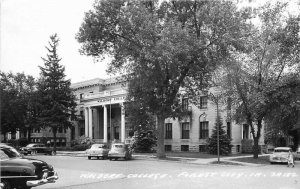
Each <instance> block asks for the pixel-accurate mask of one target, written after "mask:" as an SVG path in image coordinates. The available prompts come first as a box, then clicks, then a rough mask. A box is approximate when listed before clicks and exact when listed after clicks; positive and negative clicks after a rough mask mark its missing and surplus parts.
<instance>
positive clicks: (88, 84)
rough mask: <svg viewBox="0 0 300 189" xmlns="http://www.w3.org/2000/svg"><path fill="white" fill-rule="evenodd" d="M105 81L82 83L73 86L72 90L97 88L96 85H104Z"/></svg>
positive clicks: (94, 80)
mask: <svg viewBox="0 0 300 189" xmlns="http://www.w3.org/2000/svg"><path fill="white" fill-rule="evenodd" d="M104 81H105V80H104V79H100V78H95V79H91V80H87V81H82V82H78V83H73V84H71V88H72V89H79V88H85V87H89V86H96V85H102V84H103V83H104Z"/></svg>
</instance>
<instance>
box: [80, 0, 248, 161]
mask: <svg viewBox="0 0 300 189" xmlns="http://www.w3.org/2000/svg"><path fill="white" fill-rule="evenodd" d="M247 17H248V15H247V14H245V12H239V11H237V8H236V6H235V5H234V4H233V3H232V2H230V1H163V2H159V1H108V0H104V1H96V2H95V4H94V7H93V10H90V11H89V12H87V13H86V14H85V18H84V21H83V23H82V25H81V27H80V29H79V32H78V34H77V36H76V38H77V40H78V41H79V42H80V43H81V45H82V46H81V52H82V53H83V54H85V55H88V56H94V57H101V56H103V55H106V54H109V55H111V56H112V57H113V61H112V62H111V63H110V68H109V71H110V72H122V73H125V74H127V77H128V81H129V91H128V92H129V93H128V94H129V95H128V101H132V100H134V101H135V102H137V103H138V104H139V105H140V106H141V107H143V108H144V109H145V110H147V111H148V112H151V113H153V114H155V115H156V116H157V120H158V133H159V136H158V156H159V157H164V156H165V153H164V120H165V118H167V117H170V116H174V115H175V116H176V115H178V114H176V113H178V111H179V112H180V110H181V108H180V107H181V106H180V98H179V95H180V94H179V88H180V87H182V86H184V87H186V88H187V90H189V91H194V90H195V89H197V90H198V89H199V88H204V87H205V84H206V83H207V81H208V80H209V78H210V73H211V71H212V70H214V69H215V67H216V65H217V64H219V63H220V62H222V60H224V58H225V57H227V56H228V55H229V52H230V50H232V49H235V50H244V48H243V40H242V39H243V37H244V34H245V32H244V31H245V30H247V27H248V25H247V23H246V20H247Z"/></svg>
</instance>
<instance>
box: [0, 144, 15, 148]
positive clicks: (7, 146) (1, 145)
mask: <svg viewBox="0 0 300 189" xmlns="http://www.w3.org/2000/svg"><path fill="white" fill-rule="evenodd" d="M0 147H6V148H13V146H10V145H9V144H6V143H0Z"/></svg>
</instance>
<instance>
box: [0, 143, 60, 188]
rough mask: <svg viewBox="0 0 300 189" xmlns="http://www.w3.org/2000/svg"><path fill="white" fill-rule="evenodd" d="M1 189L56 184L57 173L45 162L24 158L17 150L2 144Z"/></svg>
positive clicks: (0, 147) (0, 156) (0, 162)
mask: <svg viewBox="0 0 300 189" xmlns="http://www.w3.org/2000/svg"><path fill="white" fill-rule="evenodd" d="M0 158H1V159H0V168H1V175H0V179H1V182H0V186H1V187H0V188H1V189H11V188H22V189H29V188H31V187H35V186H39V185H43V184H46V183H54V182H55V181H56V180H57V179H58V176H57V173H56V172H55V171H54V170H53V167H52V166H51V165H49V164H47V163H46V162H44V161H41V160H37V159H28V158H24V157H23V155H21V154H20V153H19V152H18V151H17V150H16V149H15V148H13V147H11V146H8V145H5V144H0Z"/></svg>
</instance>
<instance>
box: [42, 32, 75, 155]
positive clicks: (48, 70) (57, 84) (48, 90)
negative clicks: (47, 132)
mask: <svg viewBox="0 0 300 189" xmlns="http://www.w3.org/2000/svg"><path fill="white" fill-rule="evenodd" d="M58 42H59V39H58V37H57V35H56V34H55V35H52V36H50V41H49V47H46V49H47V51H48V53H47V58H42V59H43V61H44V67H41V66H40V69H41V74H40V75H41V78H40V80H39V81H38V95H39V104H40V107H39V111H40V113H39V116H38V119H39V124H40V126H41V127H50V128H51V130H52V133H53V136H54V151H55V150H56V133H57V131H58V129H62V130H65V129H67V128H70V127H72V126H73V125H72V122H71V120H73V119H75V107H76V103H75V96H74V94H73V92H72V90H71V88H70V85H71V82H70V80H67V79H66V78H65V74H64V71H65V68H64V66H63V65H61V64H60V61H61V59H60V58H59V57H58V54H57V46H58Z"/></svg>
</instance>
